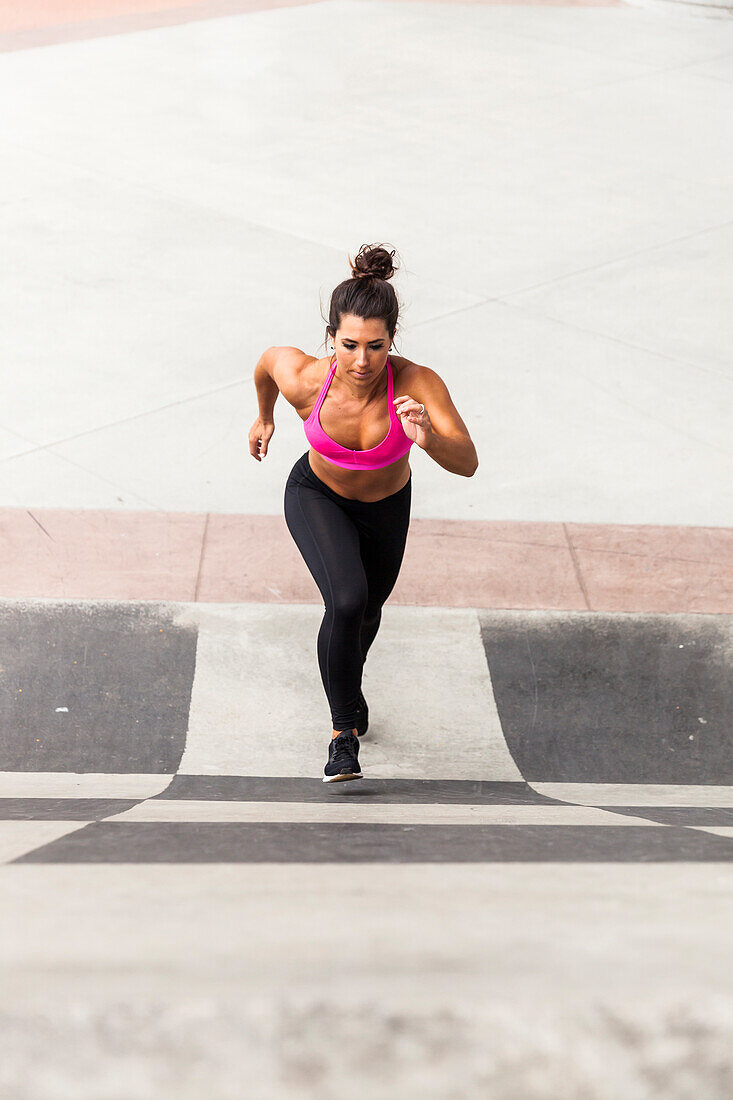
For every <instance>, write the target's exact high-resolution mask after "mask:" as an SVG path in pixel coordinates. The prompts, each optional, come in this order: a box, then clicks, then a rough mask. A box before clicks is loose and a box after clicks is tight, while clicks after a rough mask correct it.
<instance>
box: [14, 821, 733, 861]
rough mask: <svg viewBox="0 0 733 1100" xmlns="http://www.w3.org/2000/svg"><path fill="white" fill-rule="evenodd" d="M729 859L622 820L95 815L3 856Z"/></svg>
mask: <svg viewBox="0 0 733 1100" xmlns="http://www.w3.org/2000/svg"><path fill="white" fill-rule="evenodd" d="M705 861H708V862H731V861H733V841H731V840H728V839H726V838H724V837H718V836H715V835H713V834H711V833H703V832H696V831H695V830H693V829H679V828H673V827H665V826H660V828H658V829H655V828H650V827H649V826H634V825H626V826H620V827H619V828H613V826H583V825H576V826H573V825H569V826H563V825H547V826H544V825H542V826H540V825H447V826H446V825H355V824H344V825H332V824H328V825H325V824H316V823H310V822H307V823H298V824H293V823H283V822H274V823H273V822H268V823H249V822H247V823H244V824H242V823H239V822H236V823H228V824H218V823H217V824H212V823H206V824H194V823H175V824H173V823H166V824H158V823H152V822H140V823H123V822H119V823H113V822H99V823H95V824H92V825H87V826H86V827H85V828H82V829H78V830H76V831H75V832H73V833H71V834H69V835H68V836H63V837H59V839H58V840H55V841H52V842H50V843H49V844H45V845H43V846H42V847H39V848H36V849H34V850H33V851H31V852H28V853H26V854H25V855H23V856H20V857H19V858H18V859H15V860H12V861H10V862H12V863H494V862H498V863H547V862H563V863H565V862H570V863H596V862H611V863H638V862H641V863H675V862H677V863H679V862H693V863H694V862H705Z"/></svg>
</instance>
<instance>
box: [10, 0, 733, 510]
mask: <svg viewBox="0 0 733 1100" xmlns="http://www.w3.org/2000/svg"><path fill="white" fill-rule="evenodd" d="M345 43H349V46H348V50H346V49H345V45H344V44H345ZM732 58H733V25H731V24H728V23H724V22H722V21H719V20H711V21H704V20H699V19H695V20H693V19H690V20H687V21H686V20H680V19H679V18H678V19H669V18H665V17H664V16H663V15H660V14H656V13H654V14H651V13H647V12H644V11H640V10H638V9H634V8H627V7H613V8H582V7H537V6H532V5H529V6H525V5H518V6H512V5H498V6H496V5H486V6H485V5H481V4H441V3H411V2H405V3H390V2H386V3H381V2H380V3H379V6H378V7H375V6H372V5H371V4H370V3H369V2H368V0H366V2H361V0H353V2H330V0H329V2H325V3H319V4H308V5H303V6H298V7H293V8H282V9H278V10H273V11H261V12H252V13H249V14H244V15H239V16H230V17H226V18H221V19H211V20H208V21H202V22H194V23H190V24H187V25H181V26H174V27H165V28H159V29H156V30H146V31H144V32H138V33H129V34H121V35H113V36H111V37H107V38H95V39H92V40H89V41H81V42H72V43H65V44H62V45H58V46H47V47H43V48H39V49H30V50H21V51H16V52H13V53H6V54H5V55H3V57H2V64H1V65H0V96H1V97H2V99H3V101H4V102H5V103H6V105H7V106H6V109H5V111H4V113H3V144H2V150H1V151H0V158H1V160H2V163H1V164H0V172H1V175H2V180H3V184H2V188H3V198H4V202H3V208H2V217H3V223H4V224H3V255H4V263H3V265H2V270H1V271H0V280H1V282H0V292H1V293H2V300H3V301H4V303H5V307H6V308H5V309H4V310H3V322H2V334H1V337H0V340H1V343H2V347H3V352H4V358H5V361H6V362H7V363H8V364H9V369H8V370H7V372H6V384H5V385H6V388H5V402H4V413H3V415H2V417H0V427H1V429H2V436H0V445H1V447H2V450H1V452H0V453H1V455H2V459H3V461H2V463H1V464H0V504H6V505H21V506H39V507H40V506H54V507H68V508H70V507H76V508H140V509H156V510H157V509H165V510H179V511H208V510H210V511H224V512H227V511H228V512H232V513H238V512H242V511H251V512H254V513H256V514H260V515H267V514H271V515H272V514H277V513H278V512H279V511H280V506H281V505H280V498H281V491H282V485H283V483H284V479H285V477H286V475H287V472H288V470H289V469H290V467H291V466H292V464H293V461H294V460H295V458H296V457H297V456H298V455H299V454H301V453H302V451H303V450H304V449H305V441H304V436H303V428H302V423H301V421H300V419H299V418H298V416H297V414H296V413H295V412H294V410H293V409H291V408H289V407H288V406H287V405H285V403H284V402H283V400H282V399H280V401H279V403H278V405H277V406H276V414H275V420H276V434H275V436H274V438H273V441H272V445H271V447H270V451H269V454H268V457H267V459H266V461H265V462H263V463H261V464H260V463H256V462H255V461H254V460H253V459H252V458H251V457H250V455H249V453H248V446H247V431H248V429H249V426H250V424H251V423H252V420H253V419H254V415H255V412H256V409H255V404H254V388H253V384H252V375H253V371H254V365H255V363H256V361H257V358H258V357H259V355H260V354H261V352H262V351H263V350H264V348H266V347H267V346H269V345H271V344H294V345H296V346H300V347H302V348H304V349H305V350H307V351H309V352H311V353H313V354H318V353H320V352H319V349H320V351H322V350H323V348H322V346H321V345H322V341H323V338H324V328H323V325H322V323H321V317H320V312H321V306H322V307H323V310H324V311H325V309H326V308H327V304H328V295H329V294H330V291H331V289H332V288H333V286H335V285H336V283H337V282H338V281H340V280H341V279H342V278H344V277H345V276H346V275H348V266H347V263H346V254H347V253H348V252H351V254H352V255H353V253H354V251H355V250H356V249H358V247H359V246H360V244H361V243H362V242H364V241H372V240H375V241H376V240H380V241H388V242H390V243H391V244H392V245H393V246H394V247H396V248H397V249H398V251H399V254H400V256H401V257H402V259H403V263H404V268H403V270H402V272H401V273H400V274H399V275H398V277H397V281H396V287H397V290H398V293H399V294H400V295H401V297H402V299H403V302H404V311H403V316H402V335H401V336H400V338H398V341H397V345H398V348H399V350H401V351H402V352H403V353H404V354H406V355H408V356H409V357H411V358H414V359H416V360H417V361H419V362H423V363H426V364H427V365H429V366H431V367H432V368H434V369H435V370H437V371H438V373H439V374H441V376H442V377H443V378H444V379H445V380H446V382H447V384H448V386H449V388H450V390H451V394H452V396H453V398H454V401H455V403H456V405H457V407H458V409H459V410H460V412H461V414H462V415H463V416H464V419H465V420H466V423H467V424H468V426H469V429H470V431H471V433H472V437H473V438H474V440H475V443H476V447H477V451H478V454H479V457H480V466H479V470H478V472H477V475H476V476H475V478H473V479H470V480H466V481H463V480H462V479H456V478H455V477H454V476H452V475H450V474H448V473H446V472H445V471H444V470H442V469H440V468H439V467H438V466H437V465H436V464H435V463H432V462H431V461H430V460H429V459H427V458H426V457H425V456H423V455H418V456H417V457H416V459H415V470H416V477H415V486H414V499H413V514H414V515H415V516H418V517H420V516H430V517H445V518H455V519H482V518H483V519H490V518H501V519H517V520H520V519H531V520H570V521H576V522H581V521H591V522H601V523H671V524H693V525H712V526H729V525H730V523H731V515H732V514H733V489H732V488H731V486H733V458H732V455H731V446H730V439H731V436H732V435H733V431H732V429H733V411H732V410H733V400H731V385H732V384H733V381H732V379H733V367H732V366H731V356H730V348H731V344H732V342H733V340H732V338H733V333H732V332H731V311H730V308H729V299H730V294H729V286H730V278H731V270H730V268H731V256H733V236H732V234H733V213H732V211H733V202H732V194H733V186H732V185H731V180H733V148H732V145H731V141H730V124H729V120H730V117H731V113H733V87H732V81H733V61H732V60H731V59H732ZM355 74H358V75H355ZM426 227H429V231H426ZM319 294H320V303H319ZM49 395H51V398H52V399H51V400H49V399H48V397H49Z"/></svg>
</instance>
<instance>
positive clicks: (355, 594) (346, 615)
mask: <svg viewBox="0 0 733 1100" xmlns="http://www.w3.org/2000/svg"><path fill="white" fill-rule="evenodd" d="M367 602H368V592H367V589H366V587H362V586H361V585H343V586H341V587H340V588H337V589H336V591H335V592H334V593H333V598H332V601H331V609H332V612H333V614H334V616H335V617H336V618H338V619H358V620H359V621H361V619H363V617H364V612H365V611H366V607H367Z"/></svg>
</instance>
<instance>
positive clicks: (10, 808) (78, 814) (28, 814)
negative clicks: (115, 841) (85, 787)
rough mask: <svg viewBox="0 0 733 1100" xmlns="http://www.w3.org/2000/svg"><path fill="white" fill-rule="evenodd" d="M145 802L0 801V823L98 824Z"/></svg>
mask: <svg viewBox="0 0 733 1100" xmlns="http://www.w3.org/2000/svg"><path fill="white" fill-rule="evenodd" d="M144 801H145V799H142V798H0V821H98V820H99V819H100V818H103V817H110V816H111V815H112V814H121V813H122V812H123V811H124V810H130V809H132V807H133V806H137V805H138V803H140V802H144Z"/></svg>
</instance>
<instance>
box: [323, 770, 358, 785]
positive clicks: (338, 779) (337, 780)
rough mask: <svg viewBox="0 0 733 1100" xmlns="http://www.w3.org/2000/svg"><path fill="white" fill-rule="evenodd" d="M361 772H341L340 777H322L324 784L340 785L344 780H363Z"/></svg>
mask: <svg viewBox="0 0 733 1100" xmlns="http://www.w3.org/2000/svg"><path fill="white" fill-rule="evenodd" d="M363 778H364V776H363V775H362V774H361V772H342V773H341V774H340V775H324V777H323V782H324V783H342V782H344V780H346V779H363Z"/></svg>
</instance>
